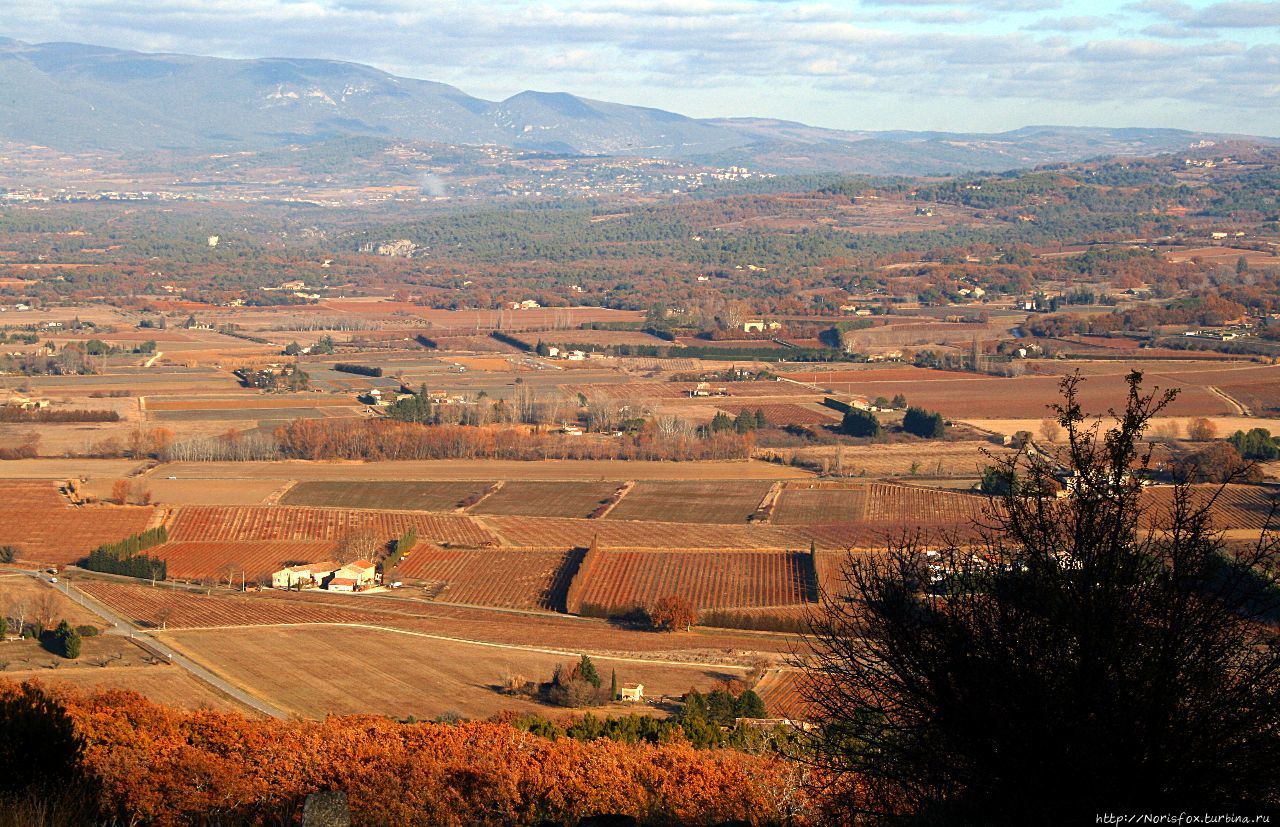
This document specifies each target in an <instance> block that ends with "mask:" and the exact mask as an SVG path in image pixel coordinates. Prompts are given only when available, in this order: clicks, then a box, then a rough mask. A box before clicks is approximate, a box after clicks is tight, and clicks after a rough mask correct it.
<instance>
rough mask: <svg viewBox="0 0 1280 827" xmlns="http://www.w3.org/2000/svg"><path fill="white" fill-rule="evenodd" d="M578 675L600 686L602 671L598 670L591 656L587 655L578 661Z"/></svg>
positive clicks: (593, 684) (595, 685)
mask: <svg viewBox="0 0 1280 827" xmlns="http://www.w3.org/2000/svg"><path fill="white" fill-rule="evenodd" d="M578 676H579V677H581V678H582V679H583V680H584V681H586V682H587V683H589V684H591V685H592V686H594V687H595V688H596V689H599V688H600V673H599V672H597V671H596V665H595V664H594V663H592V662H591V658H589V657H587V656H586V655H583V656H582V660H580V661H578Z"/></svg>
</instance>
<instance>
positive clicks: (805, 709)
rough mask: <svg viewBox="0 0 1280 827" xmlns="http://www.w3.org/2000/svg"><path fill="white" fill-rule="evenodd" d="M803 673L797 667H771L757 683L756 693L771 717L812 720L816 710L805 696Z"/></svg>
mask: <svg viewBox="0 0 1280 827" xmlns="http://www.w3.org/2000/svg"><path fill="white" fill-rule="evenodd" d="M801 675H802V673H801V672H800V671H799V670H797V669H770V670H769V671H767V672H765V674H764V677H762V678H760V682H759V683H757V684H756V686H755V691H756V694H757V695H759V696H760V700H762V701H764V708H765V709H766V710H767V711H768V713H769V715H770V716H771V717H775V718H789V719H790V720H793V721H806V720H812V719H813V717H814V710H813V708H812V705H811V704H810V703H809V702H808V701H807V700H806V699H805V697H804V687H803V684H802V678H801Z"/></svg>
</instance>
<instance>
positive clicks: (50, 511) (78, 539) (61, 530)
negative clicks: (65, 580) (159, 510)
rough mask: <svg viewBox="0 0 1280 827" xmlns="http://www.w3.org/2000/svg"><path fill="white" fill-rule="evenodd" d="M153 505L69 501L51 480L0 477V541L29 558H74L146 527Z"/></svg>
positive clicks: (48, 561) (50, 560)
mask: <svg viewBox="0 0 1280 827" xmlns="http://www.w3.org/2000/svg"><path fill="white" fill-rule="evenodd" d="M154 514H155V509H153V508H150V507H142V506H116V505H71V504H70V503H69V502H68V501H67V500H66V499H65V498H64V497H63V496H62V495H61V494H60V493H59V492H58V487H57V485H56V484H55V483H52V482H42V481H31V480H0V545H12V546H17V548H18V549H19V552H18V559H19V560H23V561H26V562H29V563H41V564H58V565H63V564H66V563H72V562H74V561H76V560H79V559H80V558H81V557H84V556H85V555H86V554H88V553H89V552H90V551H93V550H94V549H95V548H97V547H98V546H100V545H102V544H103V543H114V542H116V541H117V540H123V539H124V538H126V537H130V536H132V535H134V534H138V533H139V532H141V531H143V530H144V529H145V528H147V526H148V524H149V523H150V522H151V520H152V517H153V516H154Z"/></svg>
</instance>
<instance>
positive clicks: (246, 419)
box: [148, 406, 362, 427]
mask: <svg viewBox="0 0 1280 827" xmlns="http://www.w3.org/2000/svg"><path fill="white" fill-rule="evenodd" d="M360 410H362V408H358V407H347V408H339V407H332V406H330V407H310V408H292V407H268V408H252V407H251V408H243V409H238V410H237V409H232V408H212V409H207V410H205V409H194V408H193V409H184V410H152V411H150V412H149V413H148V417H149V418H150V419H153V420H155V421H156V422H164V423H169V424H173V423H187V422H235V423H253V425H254V426H255V427H266V424H264V423H276V424H283V423H286V422H291V421H293V420H295V419H326V418H331V417H342V416H348V417H353V416H356V415H358V412H359V411H360ZM241 427H244V425H243V424H242V425H241Z"/></svg>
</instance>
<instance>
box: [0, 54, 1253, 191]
mask: <svg viewBox="0 0 1280 827" xmlns="http://www.w3.org/2000/svg"><path fill="white" fill-rule="evenodd" d="M345 135H369V136H377V137H382V138H387V139H404V140H417V141H430V142H433V143H447V144H468V145H482V144H496V145H501V146H508V147H513V148H516V149H524V150H533V151H542V152H552V153H567V154H574V155H631V156H642V157H650V158H669V159H679V160H686V161H693V162H702V163H711V164H716V165H733V164H737V165H744V166H749V167H753V168H756V169H764V170H770V171H775V172H816V171H840V172H863V173H876V174H909V175H920V174H939V173H945V172H961V171H969V170H976V169H984V170H1001V169H1013V168H1019V167H1028V166H1035V165H1038V164H1045V163H1055V162H1066V161H1073V160H1080V159H1083V158H1089V157H1095V156H1103V155H1119V154H1123V155H1152V154H1158V153H1162V152H1173V151H1179V150H1184V149H1187V148H1189V147H1191V146H1193V145H1195V144H1197V143H1199V142H1201V141H1222V140H1240V139H1241V136H1225V135H1216V134H1210V133H1198V132H1188V131H1182V130H1174V129H1102V128H1082V127H1056V126H1041V127H1025V128H1022V129H1017V130H1013V131H1011V132H1003V133H998V134H960V133H954V134H953V133H938V132H859V131H844V130H835V129H823V128H819V127H812V126H807V125H805V124H801V123H793V122H788V121H779V120H770V119H763V118H720V119H696V118H689V117H686V116H684V115H679V114H676V113H674V112H667V111H664V110H661V109H651V108H647V107H640V106H628V105H625V104H618V103H608V102H605V101H596V100H588V99H586V98H580V97H576V96H574V95H570V94H566V93H563V92H551V93H548V92H532V91H529V92H521V93H520V94H518V95H514V96H512V97H510V98H508V99H506V100H504V101H496V102H495V101H487V100H482V99H480V98H476V97H472V96H471V95H468V94H466V93H465V92H463V91H461V90H460V89H457V88H455V87H453V86H449V85H447V84H443V83H435V82H432V81H425V80H413V79H410V78H402V77H396V76H395V75H391V74H388V73H386V72H382V71H380V70H378V69H374V68H372V67H369V66H364V65H361V64H357V63H345V62H341V61H332V60H305V59H288V58H265V59H260V60H227V59H223V58H212V57H198V56H191V55H171V54H146V53H141V52H131V51H123V50H120V49H111V48H106V47H102V46H91V45H84V44H78V43H42V44H29V43H23V42H21V41H17V40H10V39H5V38H0V141H10V142H14V143H21V144H40V145H43V146H49V147H54V148H57V149H62V150H68V151H75V150H113V151H122V152H123V151H137V150H143V151H150V150H159V149H173V150H180V151H193V152H220V151H233V150H238V149H262V148H265V147H271V146H281V145H286V144H295V143H305V142H311V141H317V140H324V139H328V138H334V137H339V136H345ZM1245 139H1246V140H1257V141H1260V142H1265V143H1275V141H1273V140H1271V139H1266V138H1258V139H1252V138H1245Z"/></svg>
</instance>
